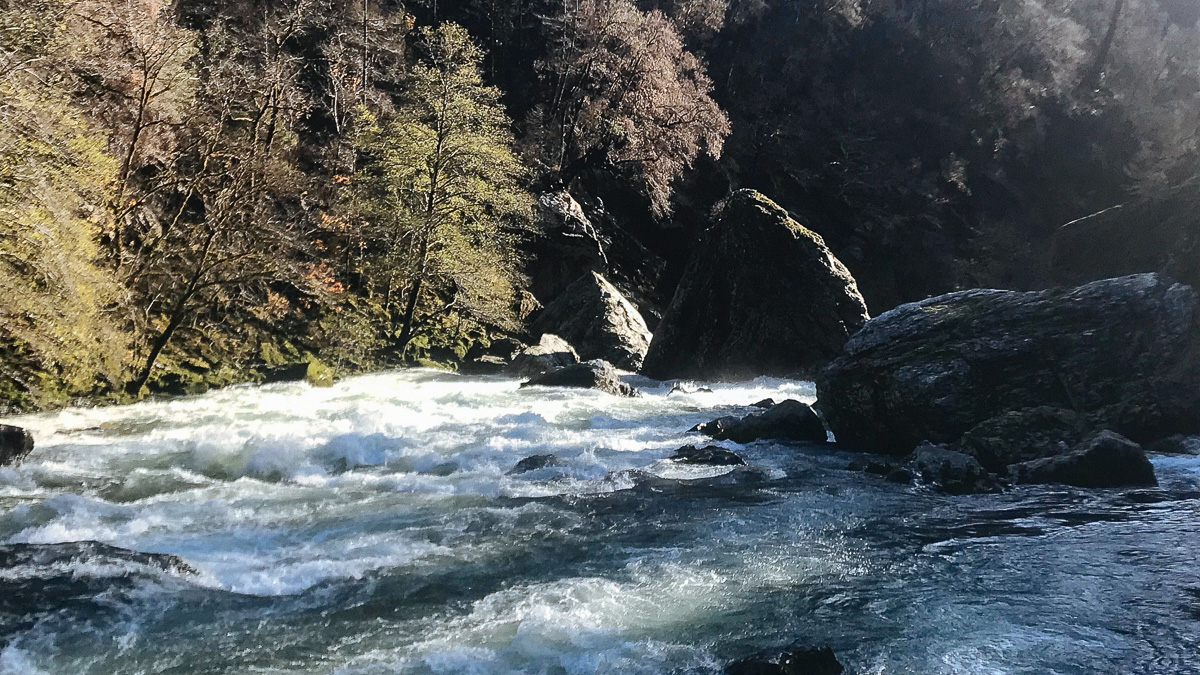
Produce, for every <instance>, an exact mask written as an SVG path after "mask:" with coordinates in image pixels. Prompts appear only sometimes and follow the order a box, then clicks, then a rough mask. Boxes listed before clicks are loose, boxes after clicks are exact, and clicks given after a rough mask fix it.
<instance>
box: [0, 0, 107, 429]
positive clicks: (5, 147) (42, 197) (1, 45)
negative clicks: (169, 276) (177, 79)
mask: <svg viewBox="0 0 1200 675" xmlns="http://www.w3.org/2000/svg"><path fill="white" fill-rule="evenodd" d="M67 9H68V3H66V2H59V1H56V0H42V1H40V2H31V3H29V4H24V3H20V2H18V3H9V4H5V3H0V362H2V363H3V364H4V367H3V368H2V369H0V371H2V372H0V408H3V407H5V406H7V405H14V404H15V405H18V406H29V405H35V404H38V403H46V402H48V399H50V398H52V397H54V396H56V395H60V394H73V393H86V392H89V391H90V390H91V389H92V388H93V387H94V386H95V385H97V384H98V382H97V378H98V377H99V378H101V379H103V378H108V379H110V380H116V379H117V378H119V376H120V368H121V366H122V363H123V361H124V358H125V356H126V350H125V344H124V342H125V336H124V335H123V334H122V333H121V331H120V330H119V328H118V323H117V321H115V320H114V317H113V313H112V312H111V311H110V309H111V308H112V307H113V306H114V305H116V303H117V302H118V301H119V299H120V293H119V290H118V286H117V284H116V283H115V282H114V280H113V279H112V278H111V277H110V275H109V274H108V273H107V272H106V271H104V270H102V269H101V268H99V267H98V266H97V264H96V261H97V259H98V251H97V247H96V245H95V239H96V237H97V235H98V232H99V230H100V229H101V228H103V227H105V225H106V223H107V222H108V220H107V217H108V210H107V209H105V208H104V206H103V205H104V204H105V203H106V202H107V201H108V198H109V194H110V186H111V185H112V183H113V181H114V179H115V178H116V174H117V167H118V163H117V161H116V160H115V159H114V158H113V157H110V156H109V155H107V154H106V152H105V139H104V136H103V134H101V133H97V131H96V130H95V129H94V128H92V127H91V126H90V125H89V124H88V123H87V122H86V120H85V119H84V118H83V117H82V116H81V115H80V114H79V112H78V111H77V110H75V109H74V108H73V107H72V106H71V101H70V96H69V94H68V89H67V87H66V86H65V82H64V79H63V78H62V77H61V76H60V74H59V73H57V72H56V71H55V69H54V68H52V67H50V64H51V62H52V60H53V59H52V58H51V57H52V56H53V55H54V54H55V53H57V52H63V51H66V50H69V45H68V43H67V40H66V36H64V35H63V34H62V32H61V30H60V28H61V22H62V17H63V15H64V14H65V12H66V11H67Z"/></svg>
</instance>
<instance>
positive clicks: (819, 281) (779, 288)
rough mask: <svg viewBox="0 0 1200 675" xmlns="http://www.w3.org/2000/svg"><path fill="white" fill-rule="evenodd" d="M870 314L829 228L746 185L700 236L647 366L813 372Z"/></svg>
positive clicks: (675, 371)
mask: <svg viewBox="0 0 1200 675" xmlns="http://www.w3.org/2000/svg"><path fill="white" fill-rule="evenodd" d="M867 318H868V317H867V306H866V304H865V303H864V301H863V298H862V295H860V294H859V292H858V287H857V286H856V285H855V282H854V278H853V277H852V276H850V272H849V271H848V270H847V269H846V267H845V266H844V265H842V263H841V262H840V261H838V259H837V258H835V257H834V255H833V253H831V252H830V250H829V248H828V247H827V246H826V245H825V242H824V241H823V240H822V239H821V237H820V236H819V235H817V234H816V233H814V232H812V231H810V230H808V229H806V228H804V227H803V226H802V225H800V224H799V223H797V222H796V221H794V220H792V219H791V218H790V217H789V216H788V214H787V212H786V211H784V210H783V209H782V208H780V207H779V206H777V205H776V204H775V203H774V202H772V201H771V200H769V199H767V198H766V197H764V196H763V195H761V194H759V193H757V192H754V191H753V190H739V191H737V192H735V193H734V194H733V195H732V196H730V197H729V198H728V199H727V200H726V202H725V204H724V205H723V206H722V207H721V209H720V211H719V212H718V215H717V217H716V219H715V221H714V223H713V225H712V226H711V227H710V228H709V229H708V230H707V231H706V232H705V233H704V235H703V236H702V238H701V241H700V242H699V244H698V246H697V248H696V252H695V254H694V255H693V256H692V258H691V261H690V262H689V263H688V266H687V269H686V270H685V271H684V274H683V278H682V279H681V280H680V282H679V286H678V288H677V289H676V291H675V296H674V298H673V299H672V300H671V304H670V306H668V307H667V309H666V311H665V312H664V313H663V318H662V322H661V323H660V324H659V326H658V328H657V329H656V330H655V334H654V340H653V341H652V342H651V344H650V351H649V353H647V355H646V360H645V363H644V364H643V366H642V370H643V372H644V373H645V374H646V375H649V376H651V377H655V378H659V379H670V378H697V379H741V378H749V377H754V376H757V375H780V376H796V375H801V376H807V375H810V374H811V373H813V372H814V371H815V370H816V369H818V368H820V367H821V366H823V365H824V364H826V363H827V362H828V361H829V360H830V359H832V358H834V357H835V356H837V355H838V354H839V353H840V352H841V349H842V346H843V345H844V344H845V342H846V340H847V339H848V338H849V337H850V336H851V335H853V334H854V332H855V331H857V330H858V329H859V328H860V327H862V325H863V324H864V323H865V322H866V320H867Z"/></svg>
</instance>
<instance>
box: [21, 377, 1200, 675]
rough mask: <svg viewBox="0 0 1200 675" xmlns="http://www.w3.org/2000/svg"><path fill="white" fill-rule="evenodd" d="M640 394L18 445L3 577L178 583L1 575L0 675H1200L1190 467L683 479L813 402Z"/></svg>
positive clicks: (741, 388)
mask: <svg viewBox="0 0 1200 675" xmlns="http://www.w3.org/2000/svg"><path fill="white" fill-rule="evenodd" d="M634 383H635V384H637V385H639V386H640V387H641V388H642V389H643V391H644V394H645V395H644V396H643V397H641V398H637V399H619V398H614V397H610V396H607V395H604V394H600V393H597V392H590V391H569V390H558V389H519V388H518V384H517V382H515V381H512V380H506V379H488V378H469V377H462V376H457V375H453V374H446V373H438V372H434V371H426V370H410V371H404V372H396V373H384V374H378V375H372V376H365V377H357V378H352V379H348V380H345V381H343V382H341V383H339V384H338V385H337V386H335V387H333V388H330V389H312V388H309V387H308V386H306V385H303V384H282V385H271V386H266V387H235V388H231V389H226V390H223V391H218V392H214V393H211V394H208V395H205V396H201V397H195V398H187V399H177V400H169V401H157V402H147V403H142V404H138V405H133V406H127V407H120V408H104V409H70V410H65V411H61V412H58V413H53V414H46V415H38V416H30V417H23V418H17V419H15V420H8V421H10V422H11V423H15V424H20V425H23V426H26V427H28V428H29V429H31V430H32V431H33V433H34V434H35V436H36V437H37V439H38V448H37V450H35V452H34V453H33V454H32V455H31V456H30V457H29V459H28V460H26V461H25V462H24V463H23V464H22V465H21V466H20V467H18V468H3V469H0V544H2V545H4V547H3V548H4V549H5V550H6V551H8V552H9V553H10V554H11V553H13V552H16V553H20V552H22V551H25V550H30V551H32V550H34V549H32V548H29V547H28V546H25V545H28V544H52V543H59V542H75V541H86V540H94V541H98V542H102V543H104V544H108V545H112V546H117V547H122V548H125V549H131V550H134V551H140V552H145V553H157V554H173V555H176V556H179V557H180V558H182V559H183V561H184V562H186V564H187V565H189V566H190V567H191V568H193V569H194V570H195V573H194V574H189V573H187V572H186V571H179V570H173V569H167V570H164V569H162V568H161V567H160V566H159V565H157V564H155V560H154V559H152V558H150V557H147V560H139V559H137V557H136V556H119V555H115V554H114V555H105V554H94V555H80V556H75V557H73V558H69V559H67V560H66V561H64V562H58V563H55V564H54V565H52V566H50V568H47V566H45V565H34V564H15V563H10V564H9V566H8V567H6V568H0V595H3V596H4V598H6V599H4V600H3V601H4V602H5V603H7V604H6V605H5V606H6V607H7V608H8V611H7V613H3V612H0V614H3V615H2V616H0V672H2V673H22V674H24V673H53V674H56V675H57V674H59V673H72V674H74V673H285V672H286V673H293V672H296V673H339V674H342V673H344V674H350V673H363V674H367V673H380V674H382V673H389V674H390V673H481V674H482V673H531V674H532V673H547V674H554V673H571V674H576V673H578V674H586V673H691V672H698V673H706V672H710V673H717V672H720V671H721V670H722V669H723V667H724V666H725V665H726V664H728V663H729V662H730V661H731V660H734V659H737V658H742V657H746V656H749V655H753V654H757V653H760V652H769V651H771V650H772V649H779V648H782V647H786V646H788V645H791V644H810V645H829V646H832V647H833V648H834V649H835V651H836V652H837V654H838V656H839V658H840V659H841V660H842V662H843V663H845V664H846V665H847V667H848V670H849V671H850V672H855V673H872V674H883V673H964V674H967V673H969V674H972V675H975V674H988V673H1080V674H1083V673H1122V674H1125V673H1147V674H1151V673H1153V674H1165V673H1200V536H1198V535H1200V459H1197V458H1192V457H1186V458H1157V459H1156V460H1155V465H1156V469H1157V470H1158V473H1159V476H1160V481H1161V486H1160V488H1159V489H1155V490H1138V491H1087V490H1075V489H1064V488H1023V489H1019V490H1015V491H1012V492H1009V493H1007V494H1004V495H983V496H970V497H946V496H939V495H935V494H930V493H928V492H925V491H922V490H920V489H916V488H911V487H908V486H901V485H894V484H890V483H887V482H884V481H882V480H881V479H879V478H876V477H873V476H870V475H867V474H862V473H855V472H852V471H849V470H847V466H848V464H849V462H850V461H851V459H853V457H854V456H853V455H852V454H850V453H847V452H844V451H839V450H835V449H831V448H829V447H818V446H811V445H808V446H805V445H790V446H789V445H781V444H774V443H760V444H752V445H748V446H738V445H736V444H732V443H727V444H725V445H727V447H729V448H730V449H733V450H736V451H737V452H739V453H741V454H742V455H743V456H745V457H746V458H747V460H748V461H749V462H750V464H751V468H749V469H739V470H737V471H733V472H728V473H723V471H725V470H712V469H696V468H690V469H689V468H686V467H680V466H676V465H674V463H673V462H671V461H668V460H666V459H665V458H666V457H668V456H669V455H670V454H671V453H672V451H674V450H675V449H676V448H678V447H679V446H680V445H683V444H685V443H693V442H697V441H699V440H700V439H698V438H695V437H694V435H689V434H687V433H686V430H687V429H688V428H689V427H691V426H692V425H694V424H696V423H697V422H701V421H705V420H708V419H711V418H713V417H714V416H717V415H721V414H741V413H745V412H747V411H748V410H750V409H749V408H748V407H747V406H748V404H750V403H752V402H754V401H757V400H759V399H761V398H765V397H768V396H769V397H774V398H775V399H777V400H778V399H782V398H799V399H802V400H806V401H811V400H812V399H813V389H812V386H811V384H808V383H802V382H789V381H782V380H765V379H764V380H757V381H754V382H751V383H745V384H739V385H711V386H712V389H714V391H713V392H711V393H709V392H701V393H695V394H683V395H681V394H679V393H674V394H671V395H669V396H668V394H667V392H668V388H667V387H666V386H663V385H659V384H658V383H653V382H649V381H645V380H635V381H634ZM546 453H554V454H557V455H558V456H559V457H561V458H562V460H563V464H562V466H558V467H548V468H544V469H540V470H537V471H534V472H530V473H526V474H522V475H506V472H508V471H509V470H510V469H511V468H512V467H513V465H514V464H516V463H517V461H519V460H520V459H522V458H523V457H526V456H529V455H534V454H546ZM101 550H102V551H103V550H108V549H101ZM10 557H11V556H10Z"/></svg>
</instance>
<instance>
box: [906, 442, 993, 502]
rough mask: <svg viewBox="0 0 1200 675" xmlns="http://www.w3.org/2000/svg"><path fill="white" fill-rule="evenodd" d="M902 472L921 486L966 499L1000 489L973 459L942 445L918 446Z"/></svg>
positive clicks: (985, 470) (927, 444) (926, 444)
mask: <svg viewBox="0 0 1200 675" xmlns="http://www.w3.org/2000/svg"><path fill="white" fill-rule="evenodd" d="M904 468H905V469H906V470H907V471H908V472H909V473H910V474H911V475H916V476H918V477H919V478H920V480H921V482H923V483H926V484H929V485H932V486H933V487H936V488H938V489H939V490H941V491H942V492H945V493H946V494H951V495H969V494H976V493H980V492H998V491H999V489H1000V486H999V484H998V483H997V482H996V480H995V478H993V477H992V475H991V474H990V473H988V471H987V469H985V468H983V466H982V465H980V463H979V462H978V461H976V459H975V458H974V457H972V456H970V455H968V454H965V453H962V452H957V451H954V450H951V449H949V448H947V447H946V446H944V445H933V444H930V443H925V444H922V445H921V446H919V447H918V448H917V449H916V450H914V451H913V454H912V456H911V457H910V458H909V460H908V462H907V463H906V464H905V466H904ZM905 482H907V481H905Z"/></svg>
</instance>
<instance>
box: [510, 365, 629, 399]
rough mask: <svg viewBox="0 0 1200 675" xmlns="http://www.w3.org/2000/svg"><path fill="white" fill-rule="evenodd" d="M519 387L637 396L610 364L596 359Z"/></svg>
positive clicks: (535, 378) (540, 377)
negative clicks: (580, 389) (583, 390)
mask: <svg viewBox="0 0 1200 675" xmlns="http://www.w3.org/2000/svg"><path fill="white" fill-rule="evenodd" d="M521 386H522V387H576V388H582V389H598V390H600V391H603V392H606V393H609V394H612V395H614V396H637V390H636V389H634V388H633V387H632V386H630V385H628V384H626V383H625V382H624V381H622V380H621V374H620V373H619V372H617V369H616V368H613V366H612V364H611V363H608V362H607V361H600V360H598V359H597V360H592V361H585V362H583V363H577V364H574V365H570V366H566V367H565V368H559V369H557V370H552V371H550V372H547V373H543V374H541V375H537V376H535V377H532V378H530V380H529V381H528V382H525V383H524V384H522V385H521Z"/></svg>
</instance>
